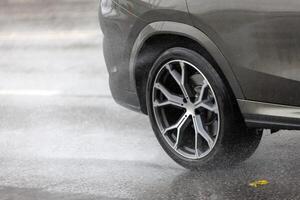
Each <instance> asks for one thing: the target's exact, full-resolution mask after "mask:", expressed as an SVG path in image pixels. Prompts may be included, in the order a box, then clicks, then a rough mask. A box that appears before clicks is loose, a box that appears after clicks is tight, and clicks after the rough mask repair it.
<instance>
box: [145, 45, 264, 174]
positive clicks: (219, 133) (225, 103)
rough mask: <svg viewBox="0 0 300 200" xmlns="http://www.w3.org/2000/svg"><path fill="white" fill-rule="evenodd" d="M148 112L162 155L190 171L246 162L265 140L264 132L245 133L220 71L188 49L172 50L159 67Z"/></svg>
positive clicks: (149, 91)
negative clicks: (262, 138) (167, 156)
mask: <svg viewBox="0 0 300 200" xmlns="http://www.w3.org/2000/svg"><path fill="white" fill-rule="evenodd" d="M147 109H148V114H149V117H150V121H151V124H152V127H153V130H154V132H155V135H156V137H157V139H158V141H159V143H160V144H161V146H162V147H163V149H164V150H165V151H166V152H167V154H168V155H169V156H170V157H171V158H172V159H174V160H175V161H176V162H177V163H179V164H180V165H182V166H183V167H186V168H189V169H198V168H201V167H204V166H212V165H213V166H216V165H217V166H218V165H224V164H225V165H231V164H234V163H236V162H238V161H242V160H245V159H246V158H248V157H250V156H251V155H252V154H253V153H254V151H255V150H256V148H257V147H258V144H259V142H260V140H261V136H262V132H261V131H258V130H250V129H247V128H246V126H245V124H244V122H243V120H242V119H241V115H240V114H239V113H238V112H237V111H236V110H237V109H236V107H235V104H234V101H233V99H232V98H231V96H230V95H229V91H228V89H227V88H226V86H225V84H224V83H223V81H222V79H221V78H220V76H219V74H218V73H217V71H216V70H215V69H214V68H213V67H212V65H211V64H210V63H209V62H208V61H207V60H206V59H205V58H204V57H202V56H201V55H199V54H198V53H196V52H194V51H191V50H188V49H185V48H179V47H177V48H171V49H169V50H167V51H166V52H164V53H163V54H162V55H161V56H160V57H159V58H158V59H157V60H156V62H155V63H154V65H153V68H152V70H151V71H150V75H149V80H148V84H147Z"/></svg>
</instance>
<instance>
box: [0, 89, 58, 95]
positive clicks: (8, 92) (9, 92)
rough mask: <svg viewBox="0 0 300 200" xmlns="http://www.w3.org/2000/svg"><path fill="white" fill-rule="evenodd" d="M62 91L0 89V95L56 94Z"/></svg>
mask: <svg viewBox="0 0 300 200" xmlns="http://www.w3.org/2000/svg"><path fill="white" fill-rule="evenodd" d="M62 94H63V92H62V91H59V90H0V96H6V95H12V96H58V95H62Z"/></svg>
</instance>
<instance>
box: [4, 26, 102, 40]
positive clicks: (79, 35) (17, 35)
mask: <svg viewBox="0 0 300 200" xmlns="http://www.w3.org/2000/svg"><path fill="white" fill-rule="evenodd" d="M99 36H102V33H101V31H100V29H99V30H86V31H32V32H29V31H21V32H1V31H0V40H18V41H20V40H21V41H23V40H66V39H72V40H73V39H86V38H90V37H99Z"/></svg>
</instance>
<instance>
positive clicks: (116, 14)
mask: <svg viewBox="0 0 300 200" xmlns="http://www.w3.org/2000/svg"><path fill="white" fill-rule="evenodd" d="M99 18H100V24H101V27H102V30H103V33H104V41H103V46H104V47H103V48H104V54H105V60H106V64H107V68H108V71H109V76H110V88H111V92H112V95H113V97H114V99H115V100H116V101H117V102H118V103H120V104H122V105H123V106H125V107H127V108H130V109H132V110H136V111H140V112H142V113H144V114H147V115H149V118H150V121H151V124H152V127H153V130H154V132H155V134H156V137H157V138H158V141H159V142H160V144H161V146H162V147H163V148H164V150H165V151H166V152H167V153H168V154H169V155H170V156H171V157H172V158H173V159H174V160H175V161H176V162H178V163H179V164H181V165H182V166H184V167H187V168H190V169H197V168H201V167H204V166H212V165H232V164H234V163H237V162H240V161H243V160H245V159H247V158H248V157H250V156H251V155H252V154H253V153H254V151H255V150H256V148H257V147H258V145H259V142H260V140H261V137H262V131H263V129H270V130H271V131H272V132H275V131H277V130H280V129H299V128H300V56H299V55H300V26H299V24H300V1H299V0H288V1H282V0H266V1H263V2H262V1H259V0H251V1H250V0H248V1H240V0H102V1H101V3H100V9H99ZM133 123H134V122H133Z"/></svg>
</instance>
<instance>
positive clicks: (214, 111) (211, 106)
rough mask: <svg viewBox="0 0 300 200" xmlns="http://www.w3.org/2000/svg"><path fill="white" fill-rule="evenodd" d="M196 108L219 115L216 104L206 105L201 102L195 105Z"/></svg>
mask: <svg viewBox="0 0 300 200" xmlns="http://www.w3.org/2000/svg"><path fill="white" fill-rule="evenodd" d="M196 108H204V109H206V110H208V111H210V112H213V113H215V114H217V115H218V114H219V111H218V106H217V104H216V103H214V104H212V103H207V102H201V103H199V104H197V105H196Z"/></svg>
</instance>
